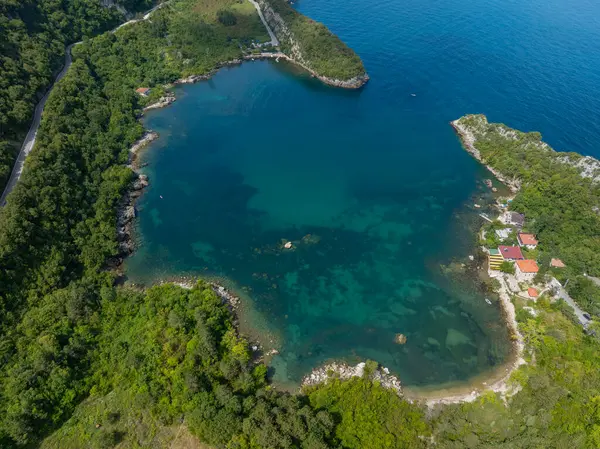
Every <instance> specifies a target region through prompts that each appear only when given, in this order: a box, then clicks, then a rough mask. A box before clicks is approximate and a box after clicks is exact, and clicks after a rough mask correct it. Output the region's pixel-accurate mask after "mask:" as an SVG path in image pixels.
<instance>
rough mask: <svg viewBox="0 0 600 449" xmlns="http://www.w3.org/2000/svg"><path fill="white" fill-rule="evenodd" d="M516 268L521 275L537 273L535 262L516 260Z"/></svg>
mask: <svg viewBox="0 0 600 449" xmlns="http://www.w3.org/2000/svg"><path fill="white" fill-rule="evenodd" d="M517 266H518V267H519V270H521V272H522V273H537V272H538V271H539V268H538V264H537V262H536V261H535V260H532V259H527V260H517Z"/></svg>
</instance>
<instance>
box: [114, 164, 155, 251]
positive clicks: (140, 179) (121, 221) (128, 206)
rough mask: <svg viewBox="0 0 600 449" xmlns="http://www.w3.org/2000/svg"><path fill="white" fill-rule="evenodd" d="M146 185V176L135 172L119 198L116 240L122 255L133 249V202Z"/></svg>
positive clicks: (134, 216)
mask: <svg viewBox="0 0 600 449" xmlns="http://www.w3.org/2000/svg"><path fill="white" fill-rule="evenodd" d="M147 186H148V177H147V176H146V175H142V174H139V173H136V177H135V179H134V180H133V182H132V183H131V186H130V187H129V189H128V190H127V192H126V193H125V195H123V198H122V199H121V204H120V206H119V211H118V214H117V241H118V242H119V252H120V256H122V257H126V256H128V255H130V254H131V253H133V251H134V249H135V242H134V239H133V231H134V225H135V224H134V222H135V218H136V217H137V210H136V208H135V202H136V200H137V199H138V198H139V197H140V196H141V195H142V191H143V190H144V188H146V187H147Z"/></svg>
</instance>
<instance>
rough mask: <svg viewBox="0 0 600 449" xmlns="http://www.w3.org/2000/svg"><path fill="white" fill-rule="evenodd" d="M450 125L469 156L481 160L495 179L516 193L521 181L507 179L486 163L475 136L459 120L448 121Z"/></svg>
mask: <svg viewBox="0 0 600 449" xmlns="http://www.w3.org/2000/svg"><path fill="white" fill-rule="evenodd" d="M450 126H452V128H454V130H455V131H456V134H458V136H459V138H460V141H461V142H462V144H463V147H464V148H465V150H467V152H468V153H469V154H471V156H473V157H474V158H475V159H477V160H478V161H479V162H481V164H483V165H484V166H485V168H487V169H488V170H489V171H490V172H491V173H493V174H494V176H495V177H496V179H498V180H499V181H500V182H502V184H504V185H506V186H507V187H508V188H509V189H510V190H511V191H512V192H513V193H516V192H518V191H519V189H520V188H521V182H520V181H519V180H517V179H508V178H507V177H506V176H504V175H503V174H502V173H500V172H499V171H498V170H496V169H494V168H493V167H490V166H489V165H488V164H486V162H485V161H484V160H483V158H482V157H481V153H480V152H479V150H478V149H477V148H476V147H475V142H476V140H477V139H476V138H475V136H474V135H473V133H472V132H471V131H469V130H468V129H467V128H465V127H464V126H463V125H462V124H461V123H459V120H454V121H452V122H450Z"/></svg>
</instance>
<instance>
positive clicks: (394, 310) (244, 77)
mask: <svg viewBox="0 0 600 449" xmlns="http://www.w3.org/2000/svg"><path fill="white" fill-rule="evenodd" d="M292 72H293V69H291V68H290V67H287V66H282V65H275V64H274V63H268V62H255V63H249V64H245V65H243V66H241V67H238V68H233V69H228V70H224V71H221V72H219V74H217V75H216V76H215V77H214V78H213V80H211V81H210V82H206V83H201V84H198V85H195V86H189V87H186V88H183V89H179V90H178V92H177V95H178V97H179V99H178V101H177V102H176V103H175V104H174V105H172V106H171V107H169V108H167V109H164V110H161V111H157V112H153V113H151V114H149V115H148V117H147V119H146V125H147V126H148V127H150V128H152V129H154V130H157V131H158V132H159V133H160V134H161V139H159V140H158V141H157V142H155V143H154V144H153V145H152V146H151V148H150V149H149V150H148V151H147V152H146V153H145V155H144V160H145V161H146V162H148V164H149V165H148V168H147V170H148V173H149V175H150V179H151V185H150V187H149V188H148V190H147V191H146V193H145V195H144V196H143V197H142V199H141V200H140V202H139V203H138V206H139V210H140V213H139V225H140V235H141V236H142V242H143V244H142V247H141V249H140V250H139V251H138V252H137V253H136V254H135V255H134V256H133V257H132V258H130V259H129V260H128V262H127V268H128V274H129V277H130V278H131V280H132V281H135V282H145V283H150V282H152V280H153V279H157V278H168V277H172V276H178V275H187V274H192V275H203V276H215V277H220V278H226V279H227V280H228V281H230V282H232V283H234V285H235V286H236V288H237V289H238V291H240V292H242V293H246V294H247V295H248V297H249V298H251V304H249V303H247V304H246V305H247V306H248V307H247V309H248V310H253V311H254V312H255V314H254V315H250V313H249V312H248V313H246V314H244V315H243V317H244V318H246V319H247V320H250V321H251V322H250V323H249V324H250V325H251V326H252V327H253V328H254V329H255V330H256V329H258V330H259V332H258V333H259V334H262V336H263V337H264V336H265V335H267V334H269V335H273V337H271V336H269V337H268V338H276V339H277V340H279V342H280V343H281V347H280V355H278V356H276V357H274V358H273V360H272V368H273V372H274V378H275V380H276V381H278V382H280V383H283V384H289V383H291V384H293V383H294V382H297V381H299V380H300V378H301V377H302V376H303V375H304V374H306V373H307V372H309V371H310V370H311V369H312V368H313V367H315V366H316V365H319V364H321V363H323V362H324V361H325V360H328V359H330V358H336V359H339V358H343V359H346V360H348V361H350V362H353V363H355V362H358V361H360V360H363V359H365V358H371V359H375V360H377V361H379V362H381V363H382V364H384V365H385V366H387V367H389V368H390V369H391V370H392V371H394V372H396V373H399V374H400V376H401V378H402V380H403V382H404V383H405V384H412V385H423V384H431V383H439V382H446V381H452V380H462V379H467V378H469V377H470V376H473V375H475V374H477V373H480V372H482V371H483V370H487V369H490V368H491V367H493V366H495V365H497V364H499V363H501V362H502V361H503V360H504V359H505V358H506V356H507V353H508V349H509V343H508V340H507V338H506V330H505V328H504V326H502V325H501V318H500V316H499V308H498V306H497V304H494V305H493V306H488V305H487V304H486V303H485V302H484V295H483V293H481V292H479V291H478V290H477V289H478V284H476V283H475V282H474V280H473V278H472V277H473V276H472V275H469V274H468V273H466V272H465V271H464V270H463V269H461V268H460V263H463V262H464V263H470V262H469V260H468V259H467V256H468V255H469V254H472V253H473V252H474V249H473V246H474V243H475V237H474V234H473V232H472V230H473V229H474V228H472V229H469V226H472V227H473V226H475V227H476V226H477V215H476V213H475V212H474V211H471V210H470V209H469V207H471V206H472V204H473V201H474V200H473V197H475V198H479V197H480V196H481V192H484V191H485V190H486V189H485V188H484V187H483V186H482V184H481V179H482V175H483V172H482V169H481V168H480V167H479V166H478V165H477V164H476V163H475V161H473V160H472V159H471V158H470V157H469V156H468V155H467V154H466V153H465V152H464V151H463V150H462V149H461V148H460V145H459V143H458V141H457V139H456V138H455V136H454V135H453V132H452V129H451V128H450V127H449V126H447V125H446V126H443V127H440V128H439V129H438V130H437V131H436V132H435V133H433V132H431V131H430V130H428V129H426V127H427V124H426V123H423V122H422V121H421V120H420V119H419V117H418V115H417V116H415V117H413V118H412V119H409V120H408V121H407V120H406V118H403V120H402V121H401V120H399V118H398V117H396V116H395V115H394V114H392V110H390V109H389V106H387V107H386V105H385V104H384V105H382V106H381V107H380V108H378V109H377V110H371V111H370V113H369V114H368V115H367V113H366V111H367V110H369V109H368V108H369V102H370V101H372V99H370V98H369V96H368V95H367V94H366V91H362V92H345V91H340V90H335V89H330V88H326V87H323V86H321V85H320V84H319V83H317V82H315V81H313V80H310V79H307V78H306V77H304V76H297V74H294V73H292ZM408 131H410V132H408ZM161 196H162V198H161ZM477 201H480V200H479V199H477ZM288 241H291V242H292V244H293V248H292V249H290V250H287V249H285V248H284V247H283V244H284V243H285V242H288ZM452 260H455V261H458V263H457V264H455V265H454V268H458V269H455V270H453V271H452V270H450V272H448V270H446V269H444V268H443V267H442V265H448V264H449V263H450V262H451V261H452ZM248 317H250V318H248ZM257 317H260V318H262V319H259V318H257ZM397 333H403V334H405V335H406V336H407V337H408V341H407V343H406V344H405V345H398V344H396V343H395V341H394V340H395V335H396V334H397Z"/></svg>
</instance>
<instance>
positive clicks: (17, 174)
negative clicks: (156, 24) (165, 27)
mask: <svg viewBox="0 0 600 449" xmlns="http://www.w3.org/2000/svg"><path fill="white" fill-rule="evenodd" d="M166 3H167V2H165V3H160V4H159V5H157V6H155V7H154V8H152V9H151V10H149V11H148V12H147V13H146V14H145V15H144V17H143V18H141V19H136V20H130V21H128V22H125V23H123V24H121V25H119V26H118V27H116V28H115V29H113V30H111V31H110V32H111V33H114V32H115V31H117V30H118V29H120V28H122V27H123V26H125V25H131V24H132V23H137V22H140V21H142V20H148V18H149V17H150V16H151V15H152V13H153V12H154V11H156V10H157V9H159V8H161V7H162V6H164V5H165V4H166ZM80 43H81V42H76V43H75V44H71V45H69V46H68V47H67V48H66V52H65V65H64V66H63V68H62V70H61V71H60V73H59V74H58V75H57V76H56V79H55V80H54V83H52V85H51V86H50V87H49V88H48V91H47V92H46V94H45V95H44V97H43V98H42V99H41V100H40V101H39V103H38V104H37V105H36V107H35V111H34V113H33V120H32V121H31V125H30V126H29V131H28V132H27V136H25V140H24V141H23V145H21V151H19V155H18V156H17V160H16V161H15V165H14V166H13V169H12V172H11V174H10V178H9V180H8V183H7V184H6V187H5V188H4V192H2V196H0V207H3V206H5V205H6V197H7V196H8V194H9V193H10V192H12V190H13V189H14V188H15V186H16V185H17V182H19V179H20V178H21V175H22V174H23V167H24V165H25V159H26V158H27V155H28V154H29V153H30V152H31V150H32V149H33V145H34V144H35V138H36V136H37V132H38V129H39V127H40V123H41V121H42V113H43V112H44V106H45V105H46V101H48V97H49V96H50V92H52V89H53V88H54V86H55V85H56V83H58V82H59V81H60V80H61V79H62V78H63V77H64V76H65V75H66V73H67V71H68V70H69V68H70V67H71V64H72V63H73V58H72V55H71V49H72V48H73V47H74V46H75V45H78V44H80Z"/></svg>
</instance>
